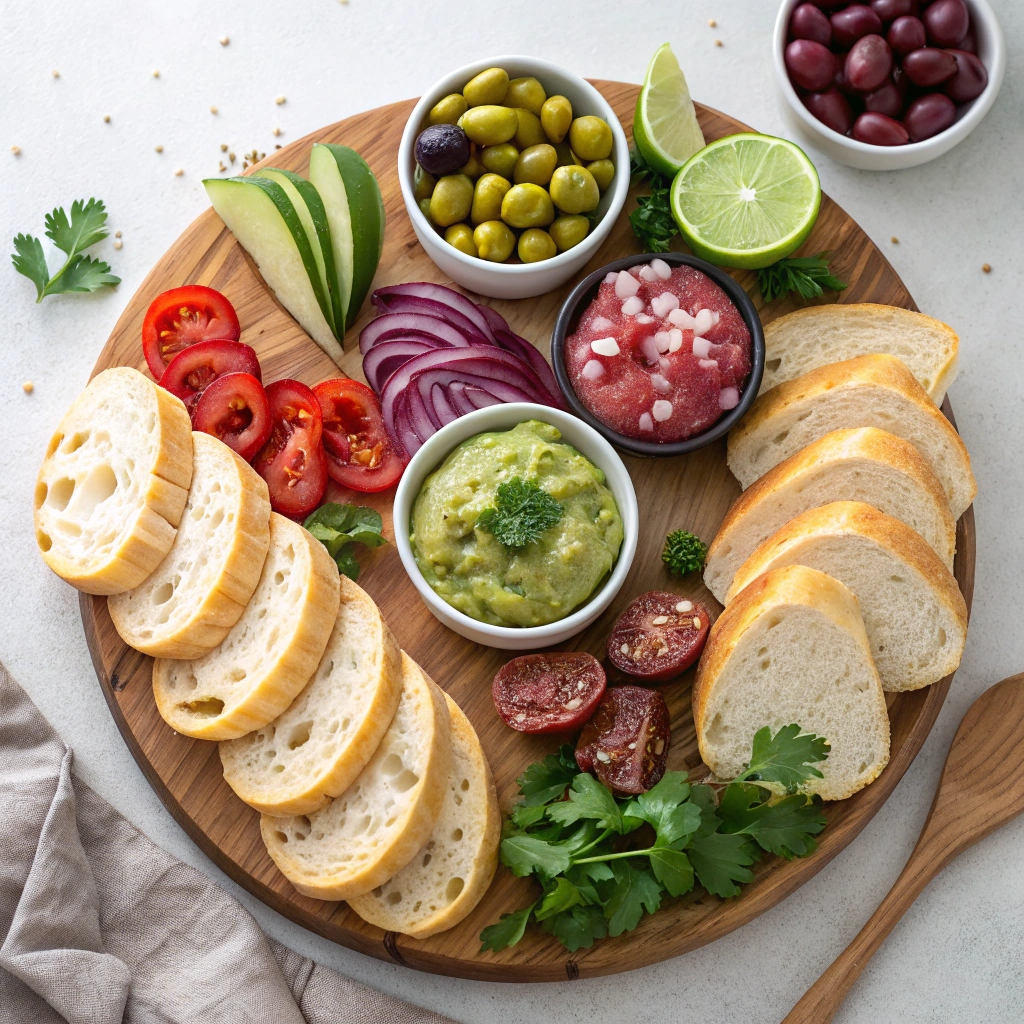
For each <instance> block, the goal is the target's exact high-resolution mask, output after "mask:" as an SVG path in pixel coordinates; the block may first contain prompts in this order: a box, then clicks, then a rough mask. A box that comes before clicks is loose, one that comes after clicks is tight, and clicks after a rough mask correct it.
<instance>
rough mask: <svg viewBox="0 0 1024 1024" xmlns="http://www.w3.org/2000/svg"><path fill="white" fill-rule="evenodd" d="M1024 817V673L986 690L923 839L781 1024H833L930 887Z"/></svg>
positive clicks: (956, 740) (957, 745)
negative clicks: (942, 873) (898, 924)
mask: <svg viewBox="0 0 1024 1024" xmlns="http://www.w3.org/2000/svg"><path fill="white" fill-rule="evenodd" d="M1022 811H1024V673H1021V674H1020V675H1016V676H1010V678H1009V679H1004V680H1003V681H1002V682H1001V683H996V685H995V686H993V687H991V688H990V689H988V690H986V691H985V692H984V693H983V694H982V695H981V696H980V697H979V698H978V699H977V700H976V701H975V702H974V703H973V704H972V705H971V709H970V710H969V711H968V712H967V714H966V715H964V720H963V721H962V722H961V723H960V728H959V729H957V731H956V736H954V737H953V745H952V746H951V747H950V748H949V755H948V757H947V758H946V766H945V768H943V769H942V778H941V779H940V780H939V788H938V790H937V792H936V793H935V799H934V800H933V801H932V808H931V810H930V811H929V812H928V820H927V821H925V823H924V828H923V829H922V830H921V836H920V838H919V839H918V840H917V845H916V846H915V847H914V852H913V853H912V854H911V855H910V860H908V861H907V865H906V867H905V868H904V869H903V872H902V873H901V874H900V877H899V878H897V879H896V884H895V885H894V886H893V887H892V888H891V889H890V890H889V894H888V895H887V896H886V897H885V899H884V900H882V903H881V906H879V908H878V909H877V910H876V911H875V912H874V913H873V914H872V915H871V918H870V919H869V920H868V923H867V924H866V925H864V927H863V928H862V929H861V930H860V932H859V933H858V935H857V937H856V938H855V939H854V940H853V942H851V943H850V944H849V946H847V947H846V949H844V950H843V952H842V953H840V954H839V956H838V957H837V958H836V960H835V962H834V963H833V964H832V966H831V967H829V968H828V970H827V971H825V973H824V974H822V976H821V977H820V978H819V979H818V980H817V981H816V982H815V983H814V984H813V985H812V986H811V987H810V988H809V989H808V990H807V992H806V994H805V995H804V997H803V999H801V1000H800V1002H799V1003H797V1004H796V1006H794V1007H793V1009H792V1010H790V1012H789V1015H788V1016H787V1017H786V1019H785V1020H784V1021H783V1022H782V1024H827V1022H828V1021H830V1020H832V1017H833V1015H834V1014H835V1012H836V1010H838V1009H839V1006H840V1004H841V1003H842V1002H843V1000H844V999H845V998H846V993H847V992H849V991H850V989H851V988H852V987H853V983H854V982H855V981H856V980H857V978H859V977H860V973H861V971H863V970H864V968H865V967H866V966H867V963H868V961H869V960H870V959H871V957H872V955H873V954H874V952H875V951H876V950H877V949H878V947H879V946H881V944H882V943H883V942H884V941H885V938H886V936H887V935H888V934H889V932H891V931H892V930H893V928H894V927H895V926H896V922H897V921H899V919H900V918H901V917H902V916H903V915H904V914H905V913H906V912H907V910H908V909H909V907H910V905H911V904H912V903H913V902H914V900H916V899H917V897H918V896H919V895H920V893H921V891H922V890H923V889H924V887H925V886H926V885H927V884H928V883H929V882H930V881H931V880H932V879H933V878H934V877H935V876H936V875H937V874H938V873H939V872H940V871H941V870H942V869H943V868H944V867H945V866H946V865H947V864H948V863H949V862H950V861H951V860H953V858H954V857H956V856H957V855H958V854H960V853H963V851H964V850H966V849H967V848H968V847H970V846H973V845H974V844H975V843H976V842H978V840H979V839H984V838H985V836H987V835H988V834H989V833H990V832H994V831H995V830H996V829H997V828H999V827H1000V826H1001V825H1005V824H1006V823H1007V822H1008V821H1010V820H1011V819H1012V818H1015V817H1016V816H1017V815H1018V814H1020V813H1021V812H1022Z"/></svg>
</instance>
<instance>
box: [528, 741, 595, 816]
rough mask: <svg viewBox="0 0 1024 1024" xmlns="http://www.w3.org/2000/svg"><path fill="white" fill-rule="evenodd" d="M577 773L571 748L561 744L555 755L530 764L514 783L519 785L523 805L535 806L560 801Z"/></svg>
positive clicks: (577, 768)
mask: <svg viewBox="0 0 1024 1024" xmlns="http://www.w3.org/2000/svg"><path fill="white" fill-rule="evenodd" d="M579 773H580V769H579V765H578V764H576V757H575V755H574V754H573V749H572V747H570V746H569V744H568V743H563V744H562V746H561V747H560V748H559V750H558V753H557V754H548V756H547V757H545V758H544V760H543V761H538V762H536V763H535V764H531V765H530V767H529V768H527V769H526V771H525V772H523V774H522V775H520V776H519V778H518V779H516V782H517V783H519V792H520V793H522V794H523V796H524V797H525V799H524V800H523V803H524V804H525V805H527V806H535V805H537V804H548V803H551V801H552V800H561V799H562V797H563V796H565V791H566V789H567V788H568V786H570V785H571V784H572V780H573V779H574V778H576V776H577V775H579Z"/></svg>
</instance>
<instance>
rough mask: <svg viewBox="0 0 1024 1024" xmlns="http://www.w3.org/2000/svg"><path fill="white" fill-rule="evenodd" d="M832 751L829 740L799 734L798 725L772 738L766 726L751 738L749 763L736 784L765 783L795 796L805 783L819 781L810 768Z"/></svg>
mask: <svg viewBox="0 0 1024 1024" xmlns="http://www.w3.org/2000/svg"><path fill="white" fill-rule="evenodd" d="M829 750H831V747H830V746H829V742H828V740H826V739H825V738H824V737H822V736H815V735H814V733H809V732H807V733H801V732H800V726H799V725H784V726H783V727H782V728H781V729H780V730H779V731H778V732H777V733H776V734H775V735H774V736H772V732H771V729H770V728H769V727H768V726H767V725H766V726H765V727H764V728H763V729H758V730H757V732H756V733H755V734H754V742H753V746H752V748H751V752H750V763H749V764H748V765H747V767H746V770H745V771H743V772H742V773H741V774H740V775H739V776H737V778H736V780H735V781H736V782H767V783H770V784H776V785H780V786H782V787H783V789H785V791H786V792H787V793H795V792H796V791H797V789H798V788H799V787H800V785H801V783H803V782H806V781H807V780H808V779H820V778H822V777H823V776H822V774H821V772H820V771H819V770H818V769H817V768H815V767H813V765H814V764H818V763H820V762H822V761H824V760H825V759H826V758H827V757H828V752H829Z"/></svg>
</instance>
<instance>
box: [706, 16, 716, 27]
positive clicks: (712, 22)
mask: <svg viewBox="0 0 1024 1024" xmlns="http://www.w3.org/2000/svg"><path fill="white" fill-rule="evenodd" d="M708 28H718V22H717V21H715V19H714V18H708Z"/></svg>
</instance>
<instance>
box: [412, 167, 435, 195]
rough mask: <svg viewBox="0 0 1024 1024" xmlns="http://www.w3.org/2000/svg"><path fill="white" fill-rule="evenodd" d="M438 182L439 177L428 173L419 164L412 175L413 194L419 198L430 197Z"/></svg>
mask: <svg viewBox="0 0 1024 1024" xmlns="http://www.w3.org/2000/svg"><path fill="white" fill-rule="evenodd" d="M436 184H437V178H435V177H434V176H433V175H432V174H428V173H427V172H426V171H425V170H423V168H422V167H420V165H419V164H417V165H416V170H415V172H414V173H413V176H412V194H413V195H414V196H415V197H416V198H417V199H418V200H419V199H429V198H430V196H431V194H432V193H433V191H434V186H435V185H436Z"/></svg>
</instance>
